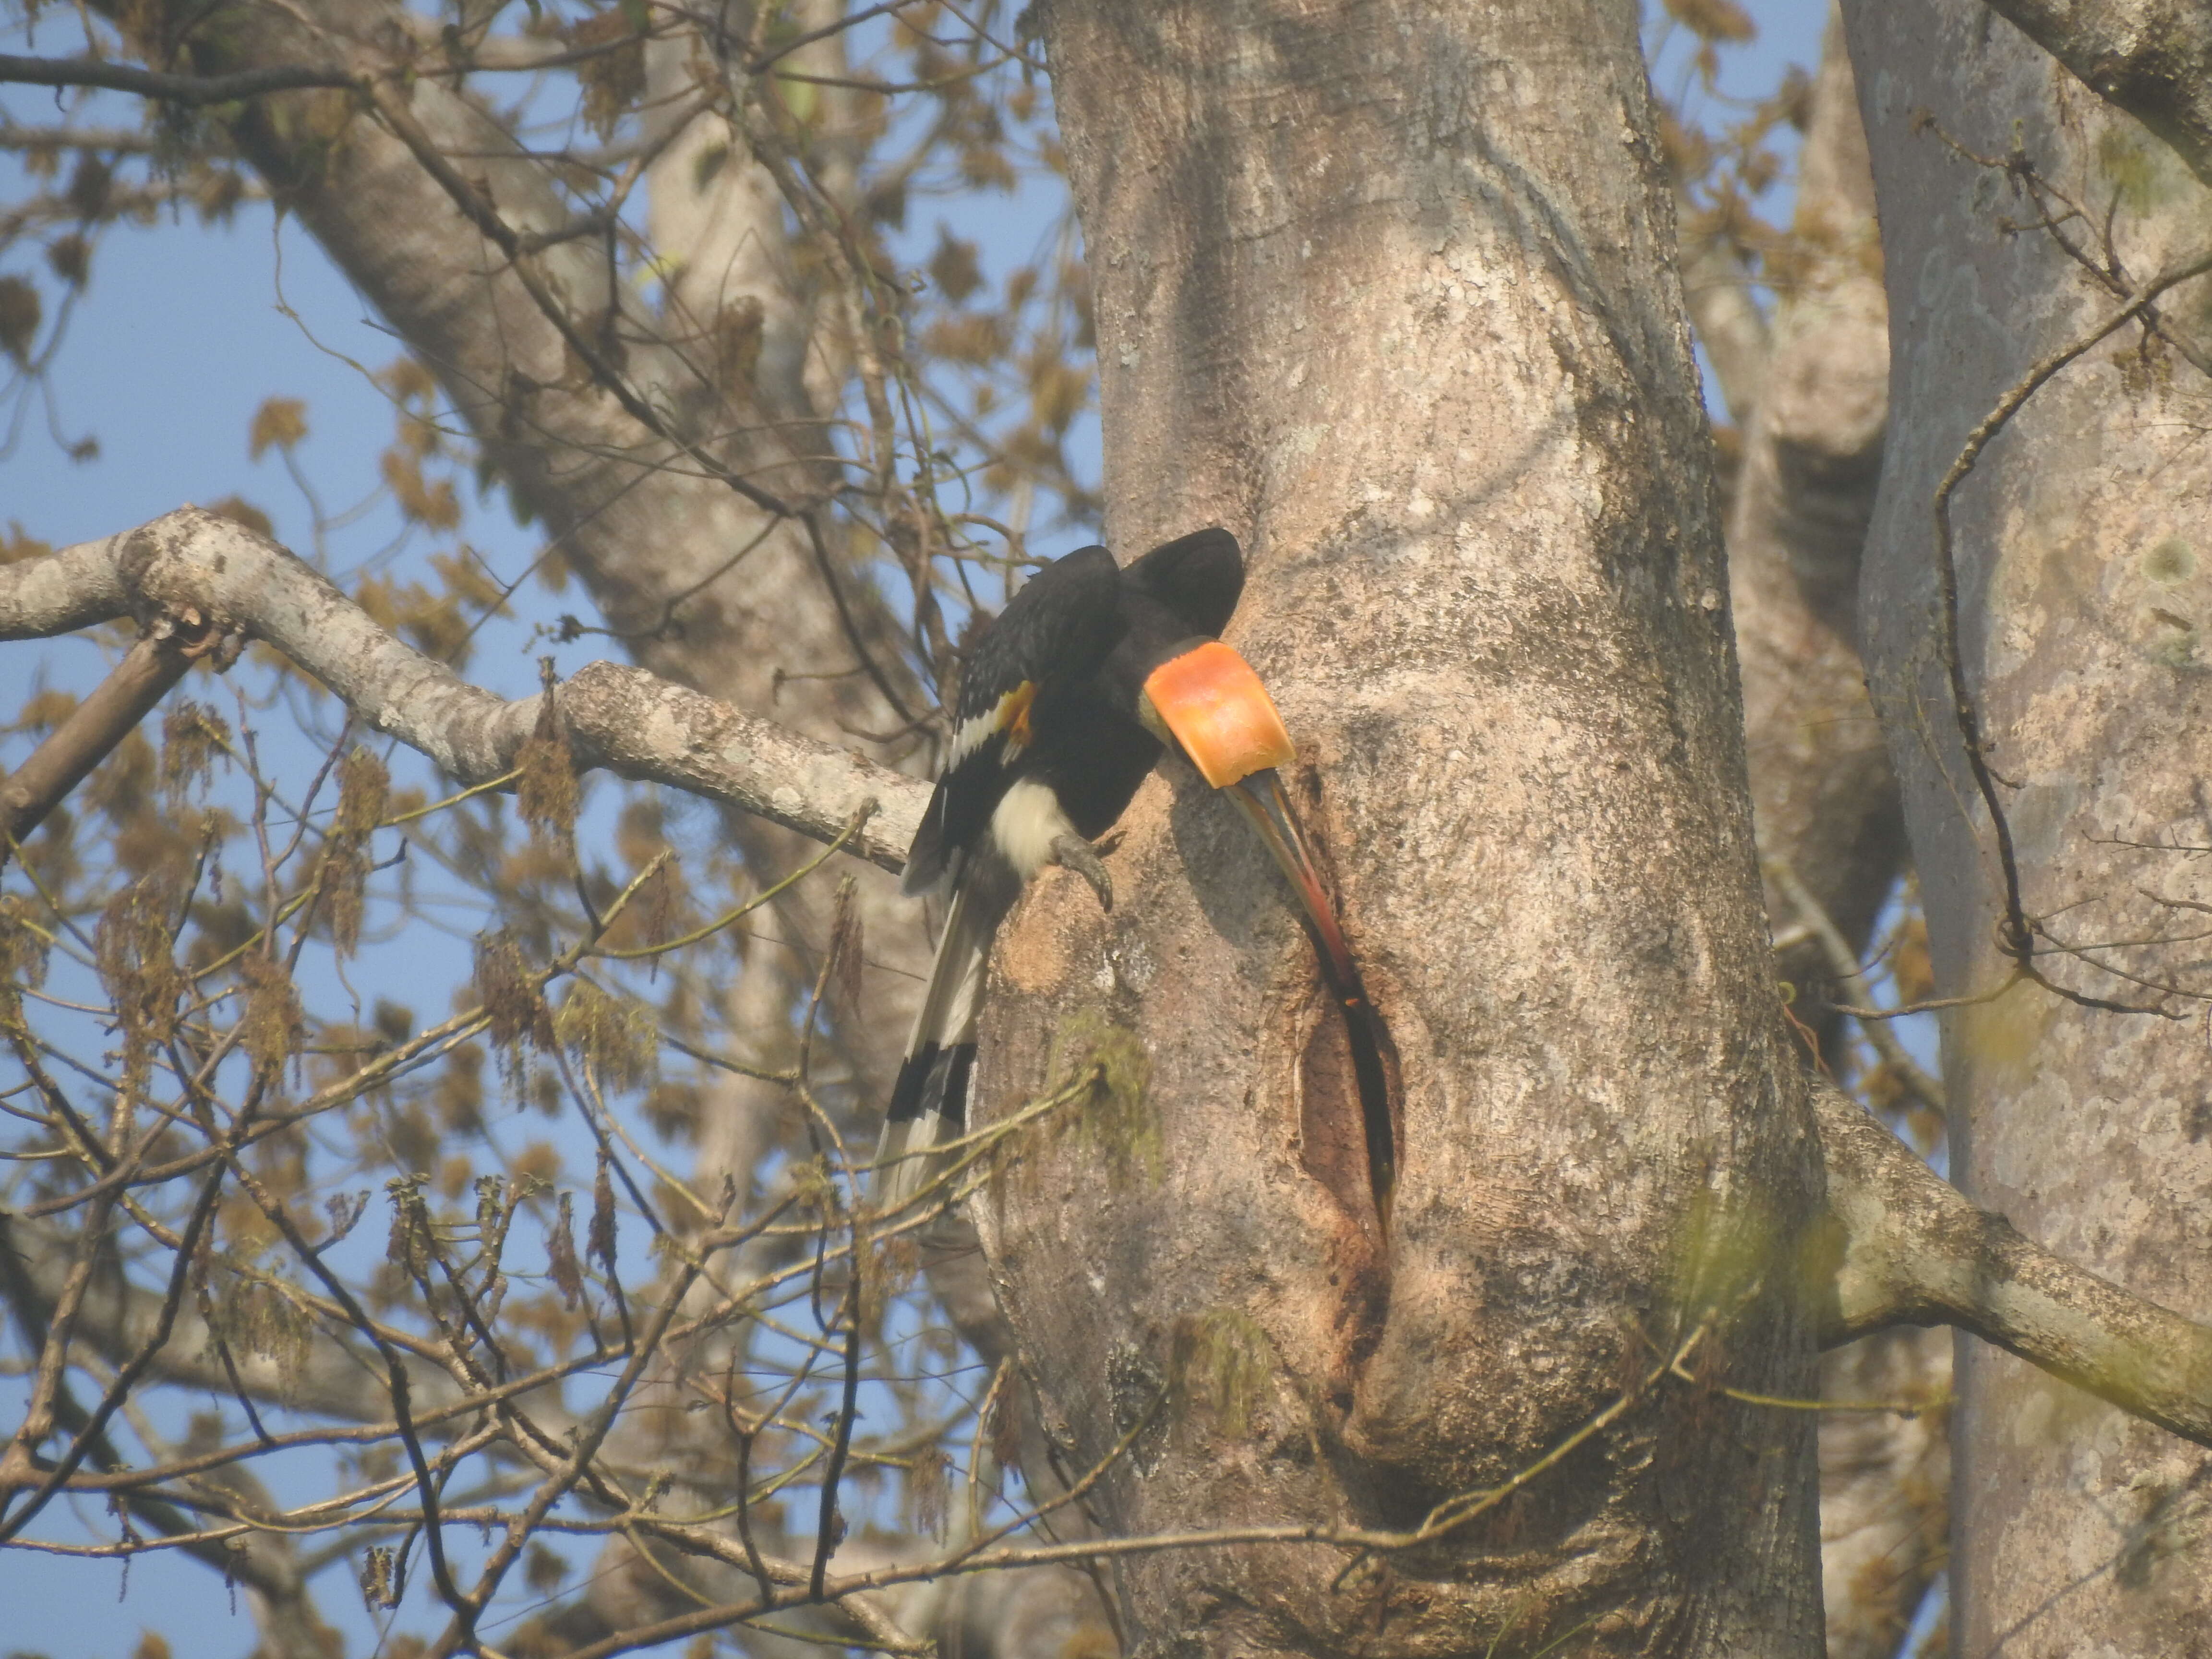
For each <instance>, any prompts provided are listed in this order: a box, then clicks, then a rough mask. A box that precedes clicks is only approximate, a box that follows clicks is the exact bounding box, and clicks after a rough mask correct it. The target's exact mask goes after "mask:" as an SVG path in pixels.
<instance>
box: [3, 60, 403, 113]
mask: <svg viewBox="0 0 2212 1659" xmlns="http://www.w3.org/2000/svg"><path fill="white" fill-rule="evenodd" d="M0 82H15V83H16V84H17V85H19V86H28V87H105V88H107V89H108V90H109V91H111V92H135V93H137V94H139V95H140V96H141V97H144V98H158V99H160V100H162V101H163V102H164V103H169V104H185V105H190V106H193V107H195V108H197V107H198V106H202V105H206V104H234V103H236V102H238V101H239V100H241V99H246V98H259V97H263V96H264V95H266V94H269V93H272V92H298V91H301V90H302V89H304V88H311V87H351V86H358V85H359V84H360V83H361V76H358V75H350V74H348V73H347V72H346V71H344V70H333V69H316V68H314V67H313V66H311V65H309V64H271V65H270V67H268V68H266V69H252V70H240V71H239V72H238V73H236V74H235V75H167V74H164V73H162V72H161V71H160V70H143V69H137V68H135V67H134V66H132V65H131V64H111V63H108V62H106V60H105V59H102V58H15V57H11V56H9V54H7V53H5V52H0Z"/></svg>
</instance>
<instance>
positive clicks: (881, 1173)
mask: <svg viewBox="0 0 2212 1659" xmlns="http://www.w3.org/2000/svg"><path fill="white" fill-rule="evenodd" d="M982 885H983V884H981V883H976V882H970V881H957V882H955V884H954V885H953V889H952V902H951V905H950V906H949V907H948V908H947V909H946V911H945V932H944V933H943V935H942V936H940V937H939V939H938V941H937V957H936V960H935V961H933V963H931V964H930V969H929V988H928V989H927V991H926V992H924V993H923V994H922V999H921V1011H920V1012H918V1013H916V1014H915V1021H914V1035H913V1036H910V1037H908V1039H907V1045H906V1059H905V1060H904V1061H903V1062H902V1064H901V1065H900V1066H899V1074H898V1081H897V1083H896V1084H895V1085H893V1086H892V1089H891V1103H890V1110H889V1112H887V1113H886V1114H885V1115H884V1134H883V1139H882V1140H881V1141H880V1142H879V1143H878V1146H877V1147H876V1169H875V1201H876V1207H877V1208H878V1210H881V1211H883V1212H886V1213H888V1212H891V1211H893V1210H898V1209H902V1208H904V1207H905V1206H907V1205H908V1204H909V1203H911V1202H912V1201H913V1200H914V1197H915V1194H917V1193H919V1192H921V1190H922V1189H923V1188H926V1187H927V1186H928V1185H929V1184H930V1183H931V1182H933V1181H935V1180H936V1179H938V1177H939V1176H942V1175H943V1174H944V1173H945V1170H947V1169H948V1168H950V1167H951V1155H950V1154H948V1153H946V1152H943V1151H942V1150H940V1149H941V1148H943V1147H944V1146H945V1145H946V1144H947V1143H948V1142H951V1141H956V1140H958V1139H960V1138H961V1136H963V1135H964V1134H965V1133H967V1132H968V1074H969V1072H970V1071H971V1070H972V1069H973V1068H974V1066H975V1018H976V1013H977V1012H978V1010H979V1009H981V1006H982V1002H983V979H984V974H985V971H986V969H987V968H988V967H989V965H990V959H991V936H992V934H993V933H996V932H997V931H998V926H999V918H1000V915H1001V914H1002V913H1003V907H1001V906H1000V905H996V904H994V903H992V902H990V896H989V895H987V894H985V893H984V892H982V891H981V886H982Z"/></svg>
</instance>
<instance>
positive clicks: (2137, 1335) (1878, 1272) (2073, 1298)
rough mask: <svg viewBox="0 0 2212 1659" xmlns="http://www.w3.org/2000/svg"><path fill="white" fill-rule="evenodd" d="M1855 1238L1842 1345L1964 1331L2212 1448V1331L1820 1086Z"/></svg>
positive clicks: (1848, 1243)
mask: <svg viewBox="0 0 2212 1659" xmlns="http://www.w3.org/2000/svg"><path fill="white" fill-rule="evenodd" d="M1814 1103H1815V1108H1816V1110H1817V1111H1818V1114H1819V1119H1820V1145H1821V1149H1822V1151H1823V1152H1824V1153H1825V1154H1826V1159H1827V1165H1828V1206H1829V1212H1830V1213H1831V1214H1832V1216H1833V1218H1835V1220H1836V1222H1837V1223H1838V1225H1840V1227H1841V1228H1842V1231H1843V1238H1842V1244H1841V1252H1842V1253H1841V1257H1840V1260H1839V1262H1838V1268H1837V1273H1836V1279H1835V1285H1834V1300H1833V1301H1832V1303H1831V1304H1829V1305H1828V1307H1827V1308H1826V1310H1825V1311H1824V1321H1823V1330H1822V1340H1823V1341H1824V1342H1826V1344H1828V1345H1829V1346H1833V1345H1835V1344H1837V1343H1839V1342H1844V1341H1848V1340H1851V1339H1852V1338H1854V1337H1857V1336H1862V1335H1864V1334H1866V1333H1867V1332H1869V1331H1873V1330H1878V1329H1880V1328H1882V1327H1883V1326H1886V1325H1897V1324H1905V1325H1938V1324H1941V1325H1956V1326H1958V1327H1959V1328H1960V1329H1962V1330H1968V1331H1972V1333H1973V1334H1975V1335H1976V1336H1978V1337H1980V1338H1981V1339H1982V1340H1984V1341H1985V1342H1991V1343H1994V1344H1996V1346H1998V1347H2001V1348H2003V1349H2006V1350H2007V1351H2008V1352H2012V1353H2015V1354H2018V1355H2019V1356H2020V1357H2021V1358H2022V1359H2025V1360H2027V1361H2028V1362H2029V1363H2030V1364H2035V1365H2039V1366H2041V1367H2042V1368H2043V1369H2044V1370H2046V1371H2049V1372H2050V1373H2051V1375H2053V1376H2059V1377H2063V1378H2064V1379H2065V1380H2066V1381H2067V1382H2069V1383H2074V1384H2075V1386H2076V1387H2078V1388H2082V1389H2087V1390H2088V1391H2089V1392H2090V1393H2092V1394H2093V1395H2097V1396H2098V1397H2100V1399H2104V1400H2108V1401H2111V1402H2112V1404H2113V1405H2115V1406H2118V1407H2120V1408H2121V1409H2122V1410H2123V1411H2126V1412H2131V1413H2134V1414H2135V1415H2136V1416H2137V1417H2141V1418H2145V1419H2148V1420H2149V1421H2151V1422H2153V1423H2155V1424H2157V1425H2159V1426H2160V1428H2163V1429H2166V1430H2168V1431H2171V1432H2172V1433H2174V1434H2178V1435H2180V1436H2182V1437H2185V1438H2186V1439H2190V1440H2193V1441H2195V1442H2197V1443H2198V1444H2199V1445H2212V1328H2206V1327H2204V1326H2202V1325H2197V1324H2193V1323H2191V1322H2190V1321H2188V1320H2186V1319H2184V1318H2183V1317H2182V1316H2180V1315H2179V1314H2177V1313H2172V1312H2170V1311H2169V1310H2166V1309H2164V1308H2161V1307H2160V1306H2159V1305H2158V1304H2155V1303H2153V1302H2148V1301H2146V1300H2144V1299H2143V1298H2142V1297H2136V1296H2130V1294H2128V1292H2126V1291H2123V1290H2121V1289H2120V1288H2119V1287H2118V1285H2113V1284H2111V1283H2109V1282H2108V1281H2106V1280H2105V1279H2100V1278H2098V1277H2097V1275H2096V1274H2094V1273H2090V1272H2088V1271H2087V1269H2085V1268H2081V1267H2075V1266H2074V1265H2073V1264H2072V1263H2071V1262H2069V1261H2065V1260H2064V1259H2063V1258H2062V1257H2059V1256H2057V1255H2052V1254H2051V1252H2050V1251H2048V1250H2046V1249H2044V1248H2043V1247H2042V1246H2041V1245H2039V1244H2037V1243H2033V1242H2032V1241H2030V1240H2028V1239H2027V1238H2024V1237H2021V1235H2020V1233H2019V1232H2018V1231H2015V1228H2014V1227H2013V1225H2012V1224H2011V1223H2010V1222H2008V1221H2007V1220H2006V1219H2005V1218H2003V1217H2002V1216H2001V1215H1993V1214H1991V1213H1990V1212H1988V1211H1986V1210H1982V1209H1978V1208H1976V1207H1975V1206H1974V1205H1973V1204H1972V1203H1971V1202H1969V1201H1968V1200H1967V1199H1966V1196H1965V1194H1962V1193H1960V1191H1959V1190H1958V1189H1957V1188H1954V1187H1953V1186H1952V1185H1951V1184H1950V1183H1949V1182H1946V1181H1943V1180H1942V1179H1941V1178H1940V1177H1938V1176H1936V1174H1935V1172H1934V1171H1932V1170H1929V1168H1928V1166H1927V1165H1926V1164H1923V1163H1922V1162H1921V1161H1920V1160H1919V1158H1916V1157H1915V1156H1914V1155H1913V1154H1912V1152H1911V1150H1910V1149H1909V1148H1907V1147H1906V1146H1905V1145H1904V1144H1903V1143H1902V1142H1900V1141H1899V1140H1898V1139H1897V1138H1896V1137H1895V1136H1893V1135H1892V1134H1891V1133H1889V1131H1888V1130H1887V1129H1885V1128H1883V1127H1882V1126H1881V1124H1879V1123H1877V1122H1876V1121H1875V1120H1874V1119H1873V1118H1871V1117H1869V1116H1868V1115H1867V1114H1866V1113H1865V1112H1864V1111H1863V1110H1862V1109H1860V1108H1859V1107H1858V1106H1857V1104H1856V1103H1854V1102H1852V1101H1851V1100H1850V1098H1849V1097H1846V1096H1844V1094H1842V1093H1841V1092H1840V1091H1837V1090H1834V1089H1832V1088H1830V1087H1827V1086H1826V1085H1820V1084H1817V1083H1816V1084H1815V1085H1814Z"/></svg>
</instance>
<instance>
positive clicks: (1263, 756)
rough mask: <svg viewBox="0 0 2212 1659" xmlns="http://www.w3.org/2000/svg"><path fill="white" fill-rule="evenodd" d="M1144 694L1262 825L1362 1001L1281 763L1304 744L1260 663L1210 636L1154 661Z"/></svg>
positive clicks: (1204, 767) (1203, 769)
mask: <svg viewBox="0 0 2212 1659" xmlns="http://www.w3.org/2000/svg"><path fill="white" fill-rule="evenodd" d="M1145 701H1146V704H1147V705H1148V707H1149V711H1150V712H1151V713H1152V714H1154V715H1156V716H1157V717H1158V721H1159V724H1160V726H1164V727H1165V728H1166V731H1167V733H1168V734H1169V735H1170V736H1172V737H1173V738H1174V739H1175V741H1176V744H1179V745H1180V746H1181V748H1182V751H1183V753H1184V754H1186V755H1188V757H1190V761H1191V763H1192V764H1193V765H1194V766H1195V767H1197V768H1198V769H1199V771H1200V773H1201V774H1202V775H1204V777H1205V779H1206V781H1207V782H1208V783H1210V784H1212V786H1213V787H1215V788H1216V789H1221V790H1225V791H1227V792H1228V794H1229V798H1230V799H1231V800H1232V801H1234V802H1235V803H1236V804H1237V808H1238V810H1240V811H1242V812H1243V814H1244V816H1245V817H1248V818H1249V819H1250V820H1251V822H1252V827H1253V828H1254V829H1256V830H1257V831H1259V835H1260V839H1261V841H1262V842H1265V843H1266V845H1267V851H1268V852H1269V853H1270V854H1273V857H1274V860H1275V863H1276V865H1277V866H1279V868H1280V869H1281V870H1282V872H1283V875H1284V877H1285V878H1286V879H1287V880H1288V881H1289V882H1290V884H1291V890H1292V891H1294V892H1295V893H1297V896H1298V902H1299V904H1300V905H1301V906H1302V907H1304V911H1305V919H1306V923H1307V931H1308V932H1310V933H1311V934H1312V935H1313V940H1314V945H1315V946H1316V949H1317V950H1318V951H1320V954H1321V959H1322V968H1323V969H1324V970H1325V971H1326V972H1327V973H1328V978H1329V983H1330V987H1331V988H1332V989H1333V990H1334V992H1335V993H1336V994H1337V995H1338V996H1339V997H1340V998H1341V999H1343V1000H1344V1003H1345V1006H1346V1007H1351V1006H1354V1005H1355V1004H1364V1003H1365V1001H1366V1000H1367V994H1366V992H1365V990H1364V988H1363V987H1361V985H1360V982H1359V969H1358V967H1357V966H1356V965H1355V964H1354V963H1353V962H1352V950H1351V947H1350V946H1349V945H1346V943H1345V938H1344V929H1343V927H1342V926H1341V925H1340V923H1339V922H1338V921H1337V918H1336V907H1335V905H1334V904H1333V903H1332V902H1330V900H1329V896H1328V889H1327V888H1325V887H1324V886H1322V879H1321V872H1320V871H1319V869H1318V868H1317V867H1316V865H1315V862H1314V857H1313V853H1312V849H1311V848H1310V846H1309V845H1308V843H1307V841H1306V836H1305V830H1304V827H1303V826H1301V825H1300V823H1298V818H1297V812H1296V811H1293V810H1292V808H1291V801H1290V797H1289V796H1288V795H1287V794H1285V793H1284V791H1283V780H1282V775H1281V774H1279V772H1277V771H1276V768H1277V767H1279V766H1285V765H1287V764H1289V763H1291V761H1293V760H1295V759H1297V750H1296V749H1294V748H1293V747H1292V746H1291V737H1290V733H1289V732H1286V731H1285V730H1284V729H1283V717H1282V716H1281V715H1280V714H1278V713H1276V712H1275V701H1274V699H1273V697H1270V696H1268V695H1267V687H1266V686H1265V685H1263V684H1261V682H1260V677H1259V676H1258V675H1257V674H1255V673H1254V672H1253V671H1252V665H1250V664H1249V663H1248V662H1246V661H1245V660H1244V659H1243V657H1241V656H1239V655H1237V652H1236V651H1235V650H1234V649H1233V648H1232V647H1229V646H1226V645H1224V644H1223V643H1222V642H1221V641H1218V640H1208V641H1206V642H1205V643H1204V644H1202V645H1199V646H1196V647H1194V648H1192V649H1191V650H1188V651H1186V652H1183V653H1182V654H1181V655H1179V656H1176V657H1174V658H1171V659H1169V660H1168V661H1166V662H1164V663H1162V664H1161V665H1159V666H1158V668H1156V669H1154V670H1153V671H1152V674H1151V676H1150V677H1149V678H1147V679H1146V681H1145ZM1147 723H1148V724H1149V723H1150V722H1149V721H1148V722H1147Z"/></svg>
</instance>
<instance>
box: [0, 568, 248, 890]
mask: <svg viewBox="0 0 2212 1659" xmlns="http://www.w3.org/2000/svg"><path fill="white" fill-rule="evenodd" d="M181 620H182V622H183V624H184V626H183V627H182V628H181V629H180V628H179V626H178V623H177V621H176V620H174V619H172V618H169V617H160V618H157V619H156V620H155V625H154V626H153V628H151V629H149V630H148V632H147V633H146V634H144V635H143V636H141V638H140V639H139V641H138V642H137V644H136V645H134V646H132V647H131V650H130V652H129V653H128V654H126V655H125V657H124V659H123V660H122V661H121V662H119V663H118V664H117V665H115V671H114V672H112V674H110V675H109V676H108V677H107V678H106V679H104V680H102V681H101V682H100V684H99V685H98V686H97V687H95V688H94V690H93V693H92V695H91V696H88V697H87V698H86V699H85V700H84V701H83V702H81V703H79V704H78V705H77V706H76V708H74V709H72V710H71V711H70V716H69V718H68V719H67V720H64V721H63V722H62V723H61V724H60V725H59V726H56V727H55V728H54V730H53V731H52V733H50V734H49V735H48V736H47V738H46V741H45V742H44V743H42V744H40V745H39V746H38V748H37V749H35V750H33V751H32V754H31V757H30V758H29V759H28V760H27V761H25V762H24V763H22V764H21V766H19V767H17V768H16V769H15V771H13V772H11V773H9V775H8V781H7V782H6V783H4V784H0V863H5V862H6V861H7V858H8V854H9V848H10V847H11V846H12V845H13V844H14V843H15V842H21V840H22V839H23V838H24V837H25V836H27V835H29V834H30V833H31V831H32V830H33V829H37V828H38V827H39V825H40V823H41V822H43V821H44V819H45V818H46V814H47V813H49V812H51V811H53V810H54V807H55V806H56V805H58V803H59V802H60V801H61V799H62V798H63V797H64V796H65V795H67V794H68V793H69V792H70V790H72V789H74V788H76V787H77V785H78V784H80V783H82V781H84V780H85V778H86V776H87V775H88V774H90V772H91V771H92V769H93V768H94V767H95V766H97V765H99V764H100V762H101V761H102V760H104V759H106V757H107V754H108V751H109V750H112V749H113V748H114V747H115V745H116V744H118V743H120V742H122V741H123V739H124V737H125V734H126V733H128V732H130V731H131V729H132V728H133V727H134V726H137V724H138V722H139V721H140V720H144V719H145V718H146V716H147V714H149V712H151V711H152V709H153V707H154V705H155V703H157V702H161V699H162V698H163V697H165V696H167V695H168V693H169V688H170V687H172V686H173V685H174V684H176V683H177V682H178V681H179V680H180V679H182V678H184V677H185V670H186V669H187V668H189V667H191V665H192V662H193V660H194V659H196V658H197V657H199V656H201V655H202V654H204V652H205V650H206V649H207V648H208V647H210V645H212V644H214V643H215V642H216V639H217V638H218V637H219V636H217V635H213V634H210V632H209V631H208V630H206V629H204V628H202V627H200V626H199V622H200V618H199V617H198V614H197V612H195V613H193V614H192V615H191V616H190V617H185V618H182V619H181Z"/></svg>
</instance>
